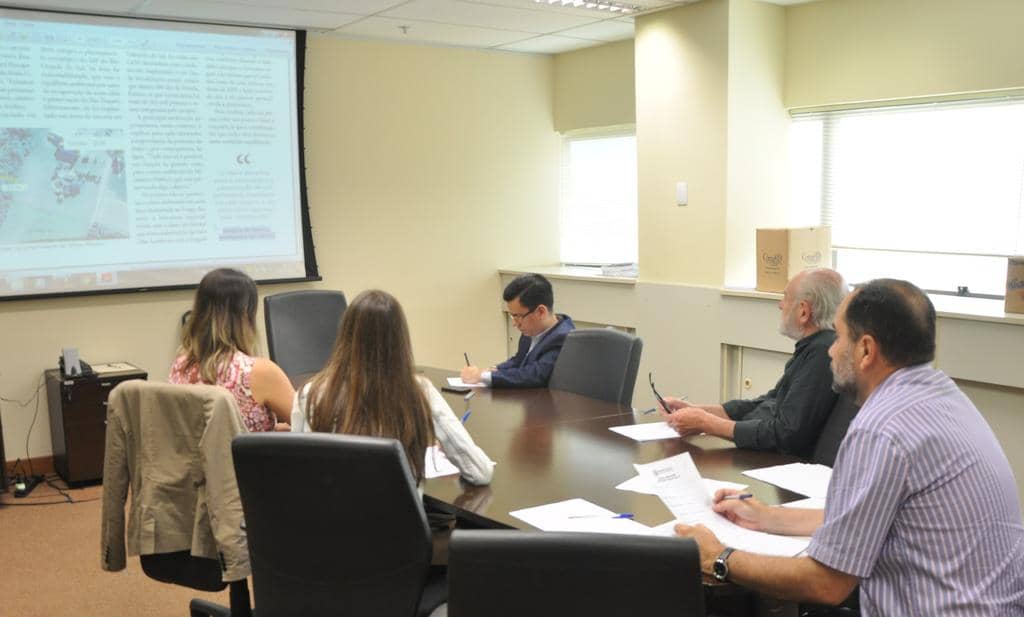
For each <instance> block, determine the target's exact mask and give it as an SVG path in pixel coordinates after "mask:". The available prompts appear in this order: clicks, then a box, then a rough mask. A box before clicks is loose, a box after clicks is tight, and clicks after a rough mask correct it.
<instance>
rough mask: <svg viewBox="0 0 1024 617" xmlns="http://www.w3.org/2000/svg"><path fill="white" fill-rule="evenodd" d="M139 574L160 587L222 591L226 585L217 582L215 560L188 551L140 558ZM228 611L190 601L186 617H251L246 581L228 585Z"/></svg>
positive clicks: (218, 574)
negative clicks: (196, 555) (140, 570)
mask: <svg viewBox="0 0 1024 617" xmlns="http://www.w3.org/2000/svg"><path fill="white" fill-rule="evenodd" d="M139 561H140V562H141V563H142V571H143V572H145V573H146V576H148V577H149V578H152V579H155V580H158V581H160V582H162V583H170V584H172V585H181V586H183V587H188V588H190V589H195V590H198V591H209V592H217V591H223V589H224V588H225V587H227V586H228V585H229V583H225V582H223V581H222V580H221V567H220V562H218V561H217V560H216V559H206V558H203V557H194V556H192V555H190V554H189V552H188V551H176V552H174V553H159V554H155V555H141V556H140V557H139ZM230 586H231V590H230V591H229V594H230V595H229V597H230V608H227V607H224V606H221V605H220V604H216V603H214V602H208V601H206V600H200V599H199V598H193V599H192V601H191V602H190V603H189V606H188V608H189V616H190V617H251V615H252V605H251V604H250V602H249V583H248V581H247V579H244V578H243V579H242V580H240V581H234V582H232V583H230Z"/></svg>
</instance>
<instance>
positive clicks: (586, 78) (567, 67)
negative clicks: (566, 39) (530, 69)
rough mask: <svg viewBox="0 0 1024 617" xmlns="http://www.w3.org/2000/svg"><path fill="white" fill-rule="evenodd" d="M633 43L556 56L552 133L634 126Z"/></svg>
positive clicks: (619, 43)
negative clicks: (553, 127) (553, 129)
mask: <svg viewBox="0 0 1024 617" xmlns="http://www.w3.org/2000/svg"><path fill="white" fill-rule="evenodd" d="M633 82H634V67H633V40H632V39H630V40H626V41H618V42H615V43H606V44H604V45H598V46H597V47H588V48H586V49H580V50H578V51H571V52H567V53H564V54H558V55H557V56H555V130H556V131H558V132H560V133H564V132H566V131H574V130H577V129H588V128H594V127H601V126H613V125H617V124H633V123H634V122H636V91H635V88H634V83H633Z"/></svg>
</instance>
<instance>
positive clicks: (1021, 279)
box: [1004, 257, 1024, 313]
mask: <svg viewBox="0 0 1024 617" xmlns="http://www.w3.org/2000/svg"><path fill="white" fill-rule="evenodd" d="M1004 310H1005V311H1006V312H1007V313H1024V257H1010V258H1009V259H1007V260H1006V308H1005V309H1004Z"/></svg>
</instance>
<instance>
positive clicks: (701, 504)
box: [634, 452, 809, 557]
mask: <svg viewBox="0 0 1024 617" xmlns="http://www.w3.org/2000/svg"><path fill="white" fill-rule="evenodd" d="M634 467H636V470H637V471H638V472H639V473H640V475H642V476H647V477H648V481H649V482H651V483H652V485H653V487H654V494H655V495H657V496H658V497H659V498H660V499H661V501H662V502H663V503H664V504H665V507H667V508H668V509H669V511H671V512H672V514H673V516H675V519H676V520H675V521H670V522H668V523H664V524H662V525H659V526H658V527H655V528H654V530H653V533H655V534H660V535H674V534H675V531H674V527H675V523H676V522H683V523H686V524H687V525H698V524H699V525H704V526H705V527H707V528H708V529H710V530H711V532H712V533H714V534H715V535H716V536H718V539H719V540H720V541H721V542H723V543H724V544H726V545H727V546H732V547H734V548H738V549H741V550H744V551H751V552H754V553H762V554H765V555H780V556H787V557H791V556H793V555H797V554H799V553H801V552H803V550H804V549H806V548H807V544H808V542H809V540H808V538H802V537H794V536H779V535H775V534H770V533H764V532H761V531H752V530H750V529H746V528H743V527H740V526H739V525H736V524H735V523H733V522H731V521H730V520H729V519H727V518H725V517H724V516H722V515H720V514H718V513H716V512H715V511H714V510H712V509H711V505H712V501H711V496H710V495H709V494H708V491H707V488H706V486H705V485H704V483H703V481H702V479H701V477H700V473H699V472H698V471H697V466H696V465H694V463H693V459H692V458H691V457H690V454H689V452H684V453H683V454H678V455H676V456H672V457H669V458H666V459H662V460H660V461H655V462H653V463H647V464H644V465H634Z"/></svg>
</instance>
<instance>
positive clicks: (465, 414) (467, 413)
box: [462, 409, 473, 424]
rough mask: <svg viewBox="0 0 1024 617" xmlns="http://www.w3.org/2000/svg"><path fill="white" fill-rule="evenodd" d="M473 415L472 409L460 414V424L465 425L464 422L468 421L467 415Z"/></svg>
mask: <svg viewBox="0 0 1024 617" xmlns="http://www.w3.org/2000/svg"><path fill="white" fill-rule="evenodd" d="M471 413H473V410H472V409H467V410H466V413H464V414H462V423H463V424H465V423H466V420H469V414H471Z"/></svg>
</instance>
